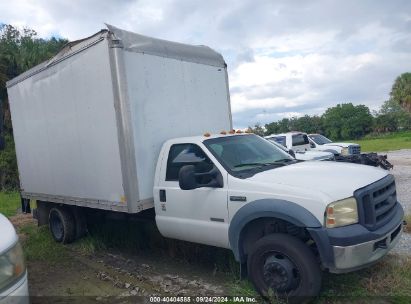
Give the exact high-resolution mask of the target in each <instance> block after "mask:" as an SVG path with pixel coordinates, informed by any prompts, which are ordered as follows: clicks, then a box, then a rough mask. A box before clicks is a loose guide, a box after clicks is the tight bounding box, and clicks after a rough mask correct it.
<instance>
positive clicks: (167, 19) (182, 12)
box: [0, 0, 411, 128]
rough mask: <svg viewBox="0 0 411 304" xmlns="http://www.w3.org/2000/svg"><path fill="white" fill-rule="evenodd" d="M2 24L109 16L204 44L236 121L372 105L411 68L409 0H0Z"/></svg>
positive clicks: (45, 28)
mask: <svg viewBox="0 0 411 304" xmlns="http://www.w3.org/2000/svg"><path fill="white" fill-rule="evenodd" d="M0 23H7V24H12V25H15V26H18V27H30V28H32V29H34V30H36V31H37V32H38V34H39V36H40V37H44V38H49V37H51V36H57V37H64V38H68V39H69V40H76V39H80V38H84V37H86V36H89V35H91V34H93V33H95V32H97V31H98V30H100V29H102V28H104V27H105V26H104V23H109V24H112V25H115V26H117V27H120V28H123V29H127V30H131V31H134V32H137V33H140V34H143V35H148V36H153V37H157V38H162V39H167V40H172V41H178V42H183V43H189V44H203V45H207V46H210V47H212V48H213V49H215V50H217V51H218V52H220V53H221V54H222V55H223V56H224V58H225V60H226V62H227V64H228V73H229V80H230V92H231V107H232V112H233V122H234V127H235V128H246V127H247V126H250V125H254V124H256V123H260V124H263V125H264V124H266V123H269V122H272V121H277V120H279V119H282V118H284V117H293V116H302V115H305V114H309V115H313V114H321V113H323V112H324V111H325V110H326V109H327V108H328V107H331V106H334V105H336V104H338V103H344V102H352V103H354V104H365V105H367V106H368V107H370V108H371V109H372V110H378V108H379V107H380V105H381V104H382V103H383V101H384V100H387V99H388V97H389V92H390V90H391V86H392V84H393V82H394V80H395V78H396V77H397V76H399V75H400V74H402V73H404V72H410V71H411V1H409V0H387V1H382V0H338V1H337V0H310V1H302V0H301V1H297V0H235V1H222V0H207V1H195V0H168V1H166V0H117V1H114V0H112V1H109V0H88V1H87V0H83V1H80V0H36V1H31V0H13V1H5V0H0Z"/></svg>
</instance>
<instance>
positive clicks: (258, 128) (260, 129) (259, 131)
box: [247, 123, 265, 136]
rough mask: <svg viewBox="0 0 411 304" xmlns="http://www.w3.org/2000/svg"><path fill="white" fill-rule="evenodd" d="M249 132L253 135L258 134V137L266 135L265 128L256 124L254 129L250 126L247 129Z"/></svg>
mask: <svg viewBox="0 0 411 304" xmlns="http://www.w3.org/2000/svg"><path fill="white" fill-rule="evenodd" d="M247 132H251V133H254V134H257V135H260V136H264V134H265V130H264V128H263V127H262V126H261V125H260V124H259V123H256V124H255V125H254V127H250V126H249V127H248V128H247Z"/></svg>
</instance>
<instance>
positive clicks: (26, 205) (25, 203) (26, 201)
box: [20, 197, 31, 213]
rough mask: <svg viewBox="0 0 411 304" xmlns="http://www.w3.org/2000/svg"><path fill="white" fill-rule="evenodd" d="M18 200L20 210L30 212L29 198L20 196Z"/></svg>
mask: <svg viewBox="0 0 411 304" xmlns="http://www.w3.org/2000/svg"><path fill="white" fill-rule="evenodd" d="M20 200H21V212H23V213H31V208H30V199H28V198H22V197H21V198H20Z"/></svg>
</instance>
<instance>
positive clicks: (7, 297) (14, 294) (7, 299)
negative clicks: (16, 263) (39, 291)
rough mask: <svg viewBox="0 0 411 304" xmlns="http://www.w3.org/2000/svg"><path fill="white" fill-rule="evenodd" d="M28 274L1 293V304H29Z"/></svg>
mask: <svg viewBox="0 0 411 304" xmlns="http://www.w3.org/2000/svg"><path fill="white" fill-rule="evenodd" d="M29 303H30V300H29V288H28V283H27V273H26V274H25V275H24V276H23V277H22V278H21V279H20V280H19V281H18V282H17V283H16V284H14V285H13V286H11V287H10V288H9V289H7V290H5V291H4V292H1V293H0V304H29Z"/></svg>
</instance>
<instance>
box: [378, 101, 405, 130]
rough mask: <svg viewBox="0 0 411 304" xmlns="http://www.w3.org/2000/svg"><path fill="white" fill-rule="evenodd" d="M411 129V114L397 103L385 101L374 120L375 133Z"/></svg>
mask: <svg viewBox="0 0 411 304" xmlns="http://www.w3.org/2000/svg"><path fill="white" fill-rule="evenodd" d="M410 128H411V113H408V112H407V111H405V110H404V109H403V108H402V107H401V106H400V105H399V104H398V103H397V102H396V101H394V100H393V99H389V100H386V101H384V103H383V104H382V106H381V108H380V110H379V111H378V112H377V113H376V117H375V119H374V131H375V132H392V131H397V130H407V129H410Z"/></svg>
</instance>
